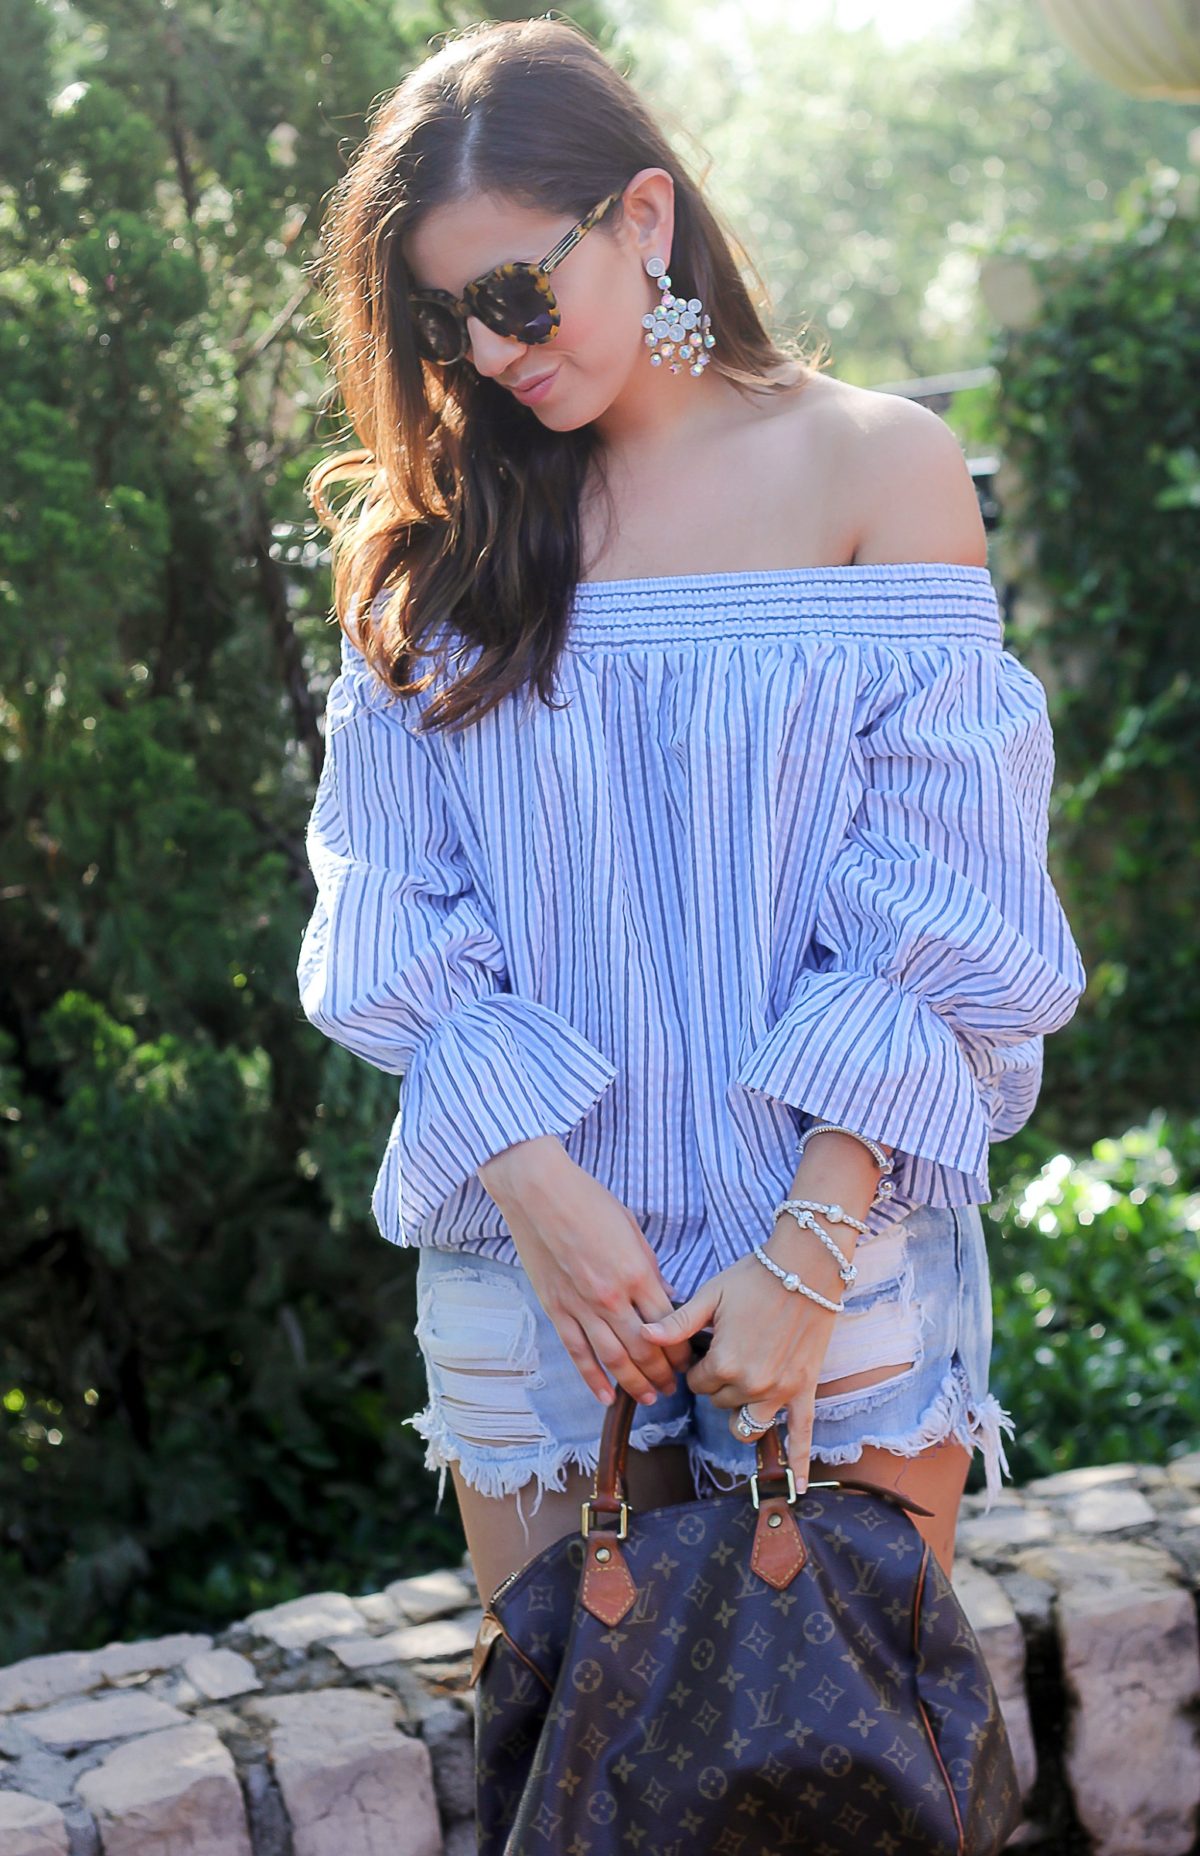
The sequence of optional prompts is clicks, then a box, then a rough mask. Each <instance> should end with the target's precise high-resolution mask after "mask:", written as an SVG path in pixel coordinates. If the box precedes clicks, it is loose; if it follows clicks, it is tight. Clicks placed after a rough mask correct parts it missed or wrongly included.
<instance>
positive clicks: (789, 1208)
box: [775, 1199, 858, 1283]
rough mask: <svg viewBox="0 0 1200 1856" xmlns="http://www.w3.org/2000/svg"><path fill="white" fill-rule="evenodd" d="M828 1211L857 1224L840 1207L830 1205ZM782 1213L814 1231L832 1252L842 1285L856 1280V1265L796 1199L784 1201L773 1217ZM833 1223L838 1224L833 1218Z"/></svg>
mask: <svg viewBox="0 0 1200 1856" xmlns="http://www.w3.org/2000/svg"><path fill="white" fill-rule="evenodd" d="M820 1209H821V1210H822V1211H824V1210H825V1209H826V1207H825V1206H822V1207H821V1208H820ZM828 1209H829V1211H830V1213H834V1212H837V1213H840V1214H841V1216H842V1217H843V1218H845V1221H846V1223H847V1224H853V1223H855V1222H857V1221H856V1220H855V1219H852V1218H847V1217H846V1215H845V1213H844V1212H842V1208H841V1206H840V1205H832V1206H830V1207H829V1208H828ZM784 1212H790V1213H791V1215H792V1217H793V1218H794V1219H795V1220H796V1223H797V1224H798V1225H800V1226H802V1227H803V1228H804V1229H805V1230H808V1231H815V1232H816V1234H817V1236H818V1237H819V1238H820V1240H821V1242H822V1243H823V1244H824V1246H825V1248H826V1250H831V1251H832V1252H833V1254H834V1256H835V1257H836V1258H837V1260H838V1274H839V1276H840V1277H841V1279H842V1281H843V1282H844V1283H852V1282H854V1281H856V1280H857V1277H858V1265H857V1263H851V1261H850V1259H849V1257H848V1256H847V1255H846V1253H845V1251H844V1250H842V1249H841V1247H840V1246H839V1245H837V1244H835V1243H834V1241H833V1239H832V1238H831V1237H830V1235H829V1233H828V1231H826V1230H823V1229H822V1227H821V1226H820V1225H819V1224H818V1223H817V1221H816V1219H815V1218H814V1217H813V1215H812V1213H811V1211H809V1210H808V1209H807V1207H805V1206H803V1205H801V1203H800V1201H799V1200H798V1199H785V1200H784V1201H783V1204H782V1205H779V1206H777V1207H776V1209H775V1216H776V1217H777V1218H780V1217H782V1216H783V1214H784ZM833 1222H834V1223H835V1224H836V1223H837V1222H838V1219H837V1218H834V1220H833Z"/></svg>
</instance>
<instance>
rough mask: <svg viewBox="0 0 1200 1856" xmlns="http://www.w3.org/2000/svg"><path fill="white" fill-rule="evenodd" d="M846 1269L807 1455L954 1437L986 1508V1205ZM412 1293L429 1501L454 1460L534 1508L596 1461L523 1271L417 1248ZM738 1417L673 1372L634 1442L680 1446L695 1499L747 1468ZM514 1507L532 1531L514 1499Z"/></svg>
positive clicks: (992, 1439) (922, 1216)
mask: <svg viewBox="0 0 1200 1856" xmlns="http://www.w3.org/2000/svg"><path fill="white" fill-rule="evenodd" d="M854 1261H855V1263H856V1264H857V1266H858V1277H857V1280H856V1281H855V1282H854V1283H853V1284H852V1285H851V1286H850V1288H849V1289H848V1290H846V1292H845V1295H844V1300H845V1304H846V1313H845V1314H844V1315H840V1316H839V1317H838V1319H837V1321H836V1322H835V1324H834V1328H833V1334H832V1338H831V1340H830V1343H829V1348H828V1351H827V1352H826V1355H825V1358H824V1361H823V1363H822V1367H821V1379H820V1380H819V1381H818V1388H817V1396H816V1401H815V1405H814V1410H813V1419H814V1422H813V1441H812V1450H811V1456H812V1457H813V1458H817V1457H820V1458H821V1460H822V1461H823V1462H825V1463H853V1462H854V1461H856V1459H857V1458H858V1457H860V1456H861V1455H862V1449H863V1445H864V1444H879V1445H882V1446H883V1447H884V1448H885V1449H887V1450H892V1451H895V1452H896V1453H897V1454H898V1455H900V1456H915V1455H916V1454H917V1453H918V1452H920V1451H922V1450H927V1449H929V1448H930V1446H931V1445H933V1444H936V1443H941V1442H944V1441H945V1440H947V1439H948V1438H951V1437H954V1438H957V1439H958V1440H959V1441H960V1442H962V1443H963V1444H965V1445H966V1446H967V1448H968V1449H971V1450H972V1451H973V1450H974V1449H975V1448H976V1447H978V1448H979V1449H980V1450H982V1452H983V1460H984V1470H985V1475H986V1484H987V1500H986V1504H985V1508H984V1512H985V1513H987V1512H988V1510H990V1508H991V1506H992V1504H993V1502H994V1500H995V1497H996V1495H997V1493H998V1492H999V1489H1000V1486H1001V1484H1000V1471H1001V1468H1003V1469H1004V1470H1005V1471H1006V1472H1007V1471H1008V1459H1007V1457H1006V1456H1005V1454H1004V1445H1003V1443H1002V1441H1001V1435H1000V1433H1001V1428H1002V1427H1003V1428H1005V1429H1006V1430H1007V1431H1008V1432H1009V1434H1010V1435H1011V1434H1012V1433H1013V1431H1014V1428H1015V1427H1014V1425H1013V1422H1012V1419H1011V1417H1010V1416H1009V1414H1008V1413H1007V1412H1006V1411H1004V1410H1002V1408H1001V1406H1000V1404H999V1402H998V1401H997V1399H996V1398H995V1396H994V1395H993V1394H992V1393H990V1392H989V1390H988V1369H989V1364H990V1356H991V1348H992V1297H991V1279H990V1274H989V1269H988V1255H987V1244H986V1240H985V1237H984V1230H983V1220H982V1218H981V1216H980V1211H979V1207H978V1206H977V1205H967V1206H953V1207H952V1206H940V1205H938V1206H932V1205H923V1206H918V1207H917V1208H916V1210H914V1211H911V1212H909V1213H908V1215H907V1216H906V1217H904V1218H903V1219H900V1220H897V1221H896V1222H895V1223H893V1224H891V1225H888V1226H886V1227H885V1228H884V1229H883V1230H881V1231H879V1232H877V1233H873V1234H871V1235H869V1236H864V1237H862V1238H860V1240H859V1242H858V1244H857V1246H856V1247H855V1252H854ZM416 1288H417V1321H416V1327H415V1329H414V1332H415V1334H416V1338H417V1342H418V1345H419V1346H420V1349H421V1353H422V1355H423V1358H424V1362H425V1371H426V1379H427V1383H428V1393H429V1401H428V1403H427V1405H426V1406H425V1408H424V1410H422V1411H419V1412H416V1413H414V1414H413V1415H412V1416H411V1417H409V1418H406V1419H405V1420H404V1423H406V1424H410V1425H412V1426H413V1428H414V1429H415V1430H416V1431H418V1432H419V1434H420V1435H421V1436H422V1437H424V1438H425V1439H426V1443H427V1448H426V1453H425V1467H426V1468H427V1469H437V1470H439V1471H440V1480H439V1485H438V1506H439V1507H440V1505H441V1501H442V1495H443V1493H444V1490H445V1483H446V1468H447V1465H448V1463H449V1462H451V1461H457V1463H458V1465H459V1470H460V1473H461V1475H462V1477H463V1479H464V1481H465V1482H467V1483H468V1484H470V1485H471V1486H472V1487H474V1488H478V1489H480V1490H481V1491H482V1492H483V1493H484V1494H487V1495H504V1494H509V1493H511V1492H513V1491H515V1490H519V1489H521V1488H522V1487H523V1486H524V1485H525V1484H526V1483H527V1482H529V1481H530V1480H531V1479H532V1480H533V1481H534V1482H535V1483H536V1488H537V1499H536V1501H535V1502H534V1506H533V1510H532V1512H534V1513H536V1511H537V1507H538V1505H539V1504H540V1502H541V1498H542V1493H543V1491H544V1490H545V1489H546V1488H548V1487H549V1488H557V1489H561V1488H564V1487H565V1486H566V1466H567V1465H568V1464H577V1465H579V1467H580V1468H583V1469H590V1470H594V1469H595V1468H596V1464H597V1460H598V1456H599V1444H600V1433H601V1431H602V1429H603V1426H604V1416H605V1407H604V1406H603V1405H602V1404H601V1403H600V1400H599V1399H598V1398H597V1397H596V1395H595V1393H594V1392H592V1390H591V1389H590V1387H589V1386H587V1385H586V1384H585V1382H584V1380H583V1378H582V1377H581V1375H580V1372H579V1369H578V1367H577V1366H576V1365H575V1362H574V1360H573V1359H572V1358H571V1356H570V1354H569V1353H568V1352H567V1349H566V1347H565V1346H564V1345H563V1342H562V1340H561V1339H560V1337H559V1334H558V1330H557V1329H556V1328H555V1326H554V1324H553V1322H552V1321H551V1320H550V1318H549V1316H548V1315H547V1314H546V1312H545V1310H544V1309H543V1308H542V1306H541V1303H540V1302H539V1301H538V1299H537V1296H536V1294H535V1292H534V1289H533V1286H532V1284H531V1283H530V1280H529V1277H528V1275H527V1274H526V1272H525V1270H524V1269H523V1268H522V1266H521V1265H520V1263H509V1262H504V1261H501V1260H499V1259H496V1258H492V1257H486V1256H482V1255H480V1254H478V1253H468V1252H465V1251H463V1250H457V1249H452V1248H448V1247H446V1246H433V1245H425V1246H422V1247H421V1250H420V1255H419V1257H418V1261H417V1279H416ZM781 1293H784V1291H781ZM905 1362H911V1364H907V1365H903V1363H905ZM889 1364H892V1365H896V1366H901V1365H903V1370H901V1371H900V1372H898V1373H896V1374H895V1375H893V1376H892V1377H891V1378H887V1379H882V1380H880V1381H878V1382H877V1383H876V1384H874V1385H869V1386H864V1387H862V1388H861V1389H860V1390H857V1391H852V1392H841V1393H833V1394H822V1393H821V1391H820V1385H821V1382H822V1381H827V1380H835V1379H843V1378H847V1377H849V1375H851V1374H853V1373H862V1372H866V1371H868V1370H869V1369H870V1368H872V1367H881V1366H885V1365H889ZM608 1376H609V1378H610V1380H611V1378H612V1376H611V1374H610V1375H608ZM614 1383H615V1382H614ZM735 1414H736V1407H733V1406H730V1407H726V1406H720V1405H714V1404H713V1402H712V1400H711V1399H710V1398H709V1397H707V1396H706V1395H705V1394H703V1393H700V1394H696V1393H694V1392H692V1390H691V1389H690V1387H689V1386H688V1383H687V1380H686V1378H685V1377H684V1372H683V1371H682V1370H681V1371H680V1373H679V1374H678V1375H677V1378H676V1384H675V1390H674V1392H672V1393H670V1394H667V1393H663V1392H661V1391H660V1392H659V1394H658V1398H657V1400H656V1402H655V1403H654V1404H653V1405H640V1404H639V1405H638V1406H637V1407H636V1409H635V1411H634V1416H633V1424H632V1428H631V1431H630V1437H629V1442H630V1447H631V1448H633V1449H638V1450H647V1449H650V1448H651V1447H652V1446H653V1445H655V1444H659V1443H665V1442H676V1443H684V1444H686V1446H687V1451H688V1460H689V1464H690V1467H691V1472H692V1480H693V1485H694V1488H695V1492H696V1494H697V1495H702V1494H704V1493H706V1492H708V1490H710V1489H712V1488H718V1489H720V1488H729V1487H732V1486H733V1484H734V1482H736V1481H740V1480H743V1479H744V1478H745V1477H747V1476H749V1474H750V1473H751V1471H752V1470H753V1469H754V1467H755V1462H756V1452H755V1446H754V1444H753V1443H746V1442H744V1441H743V1440H741V1439H739V1438H737V1437H735V1436H734V1434H733V1432H732V1431H731V1430H730V1428H729V1426H730V1420H731V1419H732V1418H733V1417H734V1416H735ZM785 1424H786V1421H785ZM814 1473H815V1472H814ZM723 1477H727V1478H728V1480H723V1479H722V1478H723ZM517 1513H518V1515H519V1516H520V1519H521V1523H522V1526H523V1527H525V1516H524V1514H523V1513H522V1512H521V1502H520V1496H519V1495H518V1499H517ZM526 1539H528V1529H527V1528H526Z"/></svg>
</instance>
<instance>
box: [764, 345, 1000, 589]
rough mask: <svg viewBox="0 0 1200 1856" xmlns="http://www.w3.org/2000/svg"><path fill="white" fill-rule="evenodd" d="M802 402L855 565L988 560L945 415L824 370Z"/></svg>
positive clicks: (967, 476) (975, 501) (963, 463)
mask: <svg viewBox="0 0 1200 1856" xmlns="http://www.w3.org/2000/svg"><path fill="white" fill-rule="evenodd" d="M810 396H811V397H810ZM800 398H801V402H803V401H804V400H808V401H809V406H808V412H809V420H810V429H816V430H818V431H819V433H820V437H821V442H822V445H823V446H824V447H825V449H826V450H827V454H828V457H829V462H830V466H831V473H832V477H833V480H834V481H835V482H836V484H837V485H838V496H839V500H840V502H841V504H842V512H843V515H844V517H845V526H846V532H847V533H848V534H851V535H853V537H854V559H855V561H856V562H857V563H860V564H863V565H865V564H867V563H870V562H885V561H948V562H959V563H961V564H962V565H964V566H968V567H986V566H987V564H988V551H987V530H986V529H985V527H984V524H983V517H982V515H981V514H980V511H979V498H978V496H977V494H976V491H975V485H974V482H973V481H972V478H971V472H970V470H969V468H968V466H967V460H966V457H965V455H964V453H963V448H962V445H961V444H960V443H959V441H958V439H957V437H956V436H955V434H954V433H953V432H952V431H951V429H950V427H949V426H948V425H947V424H946V422H945V420H944V419H942V418H940V417H939V415H938V414H937V413H935V412H930V410H929V408H928V407H927V406H921V405H919V404H918V403H917V401H916V400H909V399H905V398H904V396H903V395H902V394H898V393H880V392H877V391H876V390H875V389H874V388H871V387H858V386H853V385H851V383H850V382H849V381H844V380H837V379H835V378H833V377H832V376H831V375H828V374H822V375H818V376H816V377H814V379H813V380H811V381H810V382H809V383H808V386H807V387H806V389H805V391H804V393H803V394H802V395H801V396H800Z"/></svg>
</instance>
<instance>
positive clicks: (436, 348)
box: [412, 302, 462, 363]
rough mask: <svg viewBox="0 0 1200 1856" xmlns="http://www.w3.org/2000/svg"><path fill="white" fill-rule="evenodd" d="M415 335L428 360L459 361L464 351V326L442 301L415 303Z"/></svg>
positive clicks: (413, 308) (413, 311) (419, 347)
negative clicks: (444, 306)
mask: <svg viewBox="0 0 1200 1856" xmlns="http://www.w3.org/2000/svg"><path fill="white" fill-rule="evenodd" d="M412 313H413V336H414V338H415V340H416V344H417V347H418V349H419V350H420V352H421V354H423V355H424V357H425V359H426V360H427V361H439V362H443V363H445V362H447V361H457V360H458V358H459V356H460V354H461V353H462V326H461V324H460V323H459V320H458V318H457V316H455V315H454V314H453V312H452V311H451V310H448V309H445V308H443V306H442V305H441V304H440V303H421V302H417V303H414V304H413V306H412Z"/></svg>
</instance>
